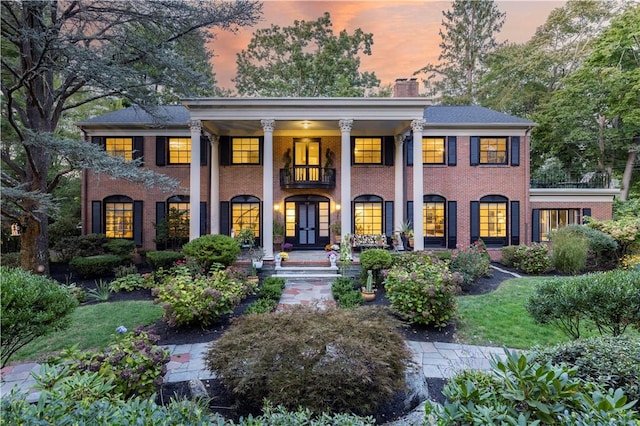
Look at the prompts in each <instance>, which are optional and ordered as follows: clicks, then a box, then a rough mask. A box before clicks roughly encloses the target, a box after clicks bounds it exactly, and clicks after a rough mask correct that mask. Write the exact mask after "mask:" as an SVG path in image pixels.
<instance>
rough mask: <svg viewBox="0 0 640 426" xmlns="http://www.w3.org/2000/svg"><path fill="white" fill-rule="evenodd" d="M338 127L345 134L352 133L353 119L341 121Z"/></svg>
mask: <svg viewBox="0 0 640 426" xmlns="http://www.w3.org/2000/svg"><path fill="white" fill-rule="evenodd" d="M338 125H339V126H340V130H342V131H343V132H350V131H351V127H352V126H353V120H352V119H345V120H340V121H339V122H338Z"/></svg>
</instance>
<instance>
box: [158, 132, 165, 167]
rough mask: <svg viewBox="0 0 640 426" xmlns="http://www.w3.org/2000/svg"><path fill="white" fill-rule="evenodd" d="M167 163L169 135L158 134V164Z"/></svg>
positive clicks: (163, 164)
mask: <svg viewBox="0 0 640 426" xmlns="http://www.w3.org/2000/svg"><path fill="white" fill-rule="evenodd" d="M166 164H167V137H166V136H156V166H165V165H166Z"/></svg>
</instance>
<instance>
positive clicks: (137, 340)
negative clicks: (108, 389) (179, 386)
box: [60, 326, 170, 398]
mask: <svg viewBox="0 0 640 426" xmlns="http://www.w3.org/2000/svg"><path fill="white" fill-rule="evenodd" d="M121 327H122V328H120V327H118V329H119V331H118V329H116V331H117V332H118V333H119V335H120V336H117V337H116V340H115V342H113V343H111V344H110V345H109V346H107V348H106V349H105V350H104V352H102V353H98V352H92V351H78V350H77V349H74V348H72V349H69V350H66V351H64V352H63V355H62V359H61V360H60V361H62V362H64V363H68V365H69V368H70V373H71V374H73V373H79V372H97V373H99V374H100V375H101V376H103V377H104V378H105V379H106V380H113V385H114V392H115V393H119V394H121V395H122V396H123V398H131V397H134V396H139V397H142V398H144V397H149V396H151V395H152V394H153V393H154V392H155V390H156V387H157V386H160V385H161V384H162V381H163V377H164V375H165V374H166V372H167V363H168V362H169V358H170V356H169V352H168V351H166V350H165V349H162V348H161V347H159V346H157V345H156V343H157V342H158V336H155V335H152V334H148V333H147V332H145V331H143V330H142V328H141V327H140V328H138V329H137V330H135V331H134V332H126V328H125V327H123V326H121ZM122 331H124V333H121V332H122ZM106 380H105V381H106Z"/></svg>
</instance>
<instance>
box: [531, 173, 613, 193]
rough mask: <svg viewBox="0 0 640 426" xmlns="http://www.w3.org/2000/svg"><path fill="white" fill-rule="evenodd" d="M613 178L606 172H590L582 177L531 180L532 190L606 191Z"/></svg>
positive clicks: (553, 177)
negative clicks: (582, 189)
mask: <svg viewBox="0 0 640 426" xmlns="http://www.w3.org/2000/svg"><path fill="white" fill-rule="evenodd" d="M610 184H611V178H610V176H609V174H608V173H606V172H589V173H585V174H582V175H580V176H563V177H558V176H544V177H542V178H537V179H531V188H592V189H606V188H609V187H610Z"/></svg>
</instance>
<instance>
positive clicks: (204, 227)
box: [200, 201, 208, 236]
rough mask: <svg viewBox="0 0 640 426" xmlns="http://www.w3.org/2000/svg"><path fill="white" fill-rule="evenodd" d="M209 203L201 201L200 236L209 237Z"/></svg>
mask: <svg viewBox="0 0 640 426" xmlns="http://www.w3.org/2000/svg"><path fill="white" fill-rule="evenodd" d="M207 222H208V220H207V202H206V201H200V235H201V236H202V235H207Z"/></svg>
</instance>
